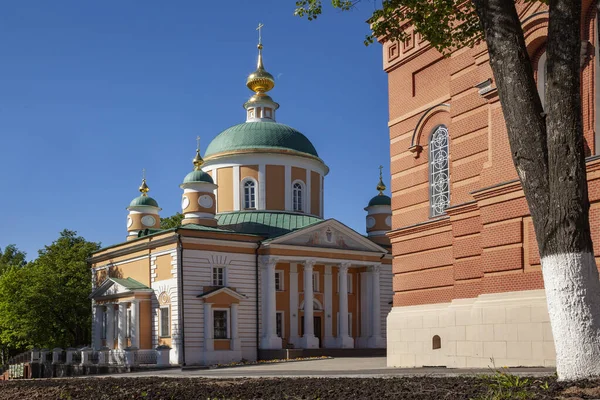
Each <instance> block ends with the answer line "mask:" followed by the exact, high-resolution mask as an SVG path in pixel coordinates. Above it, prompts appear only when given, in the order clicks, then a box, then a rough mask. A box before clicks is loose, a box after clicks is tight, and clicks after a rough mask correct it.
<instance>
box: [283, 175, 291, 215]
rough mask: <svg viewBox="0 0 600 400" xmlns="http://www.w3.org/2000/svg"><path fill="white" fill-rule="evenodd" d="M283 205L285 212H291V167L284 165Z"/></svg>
mask: <svg viewBox="0 0 600 400" xmlns="http://www.w3.org/2000/svg"><path fill="white" fill-rule="evenodd" d="M283 168H284V176H285V179H284V193H285V196H284V200H285V202H284V204H285V209H286V210H287V211H292V209H293V206H292V166H291V165H285V166H284V167H283Z"/></svg>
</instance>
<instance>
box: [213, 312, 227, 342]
mask: <svg viewBox="0 0 600 400" xmlns="http://www.w3.org/2000/svg"><path fill="white" fill-rule="evenodd" d="M213 322H214V338H215V339H227V311H225V310H214V311H213Z"/></svg>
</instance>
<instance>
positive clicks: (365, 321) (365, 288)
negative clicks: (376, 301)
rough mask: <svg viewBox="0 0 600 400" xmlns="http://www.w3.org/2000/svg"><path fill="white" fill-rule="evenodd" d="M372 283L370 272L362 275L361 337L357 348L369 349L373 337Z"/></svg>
mask: <svg viewBox="0 0 600 400" xmlns="http://www.w3.org/2000/svg"><path fill="white" fill-rule="evenodd" d="M370 285H371V283H370V281H369V272H361V273H360V337H359V338H358V340H357V347H361V348H362V347H367V345H368V343H369V336H371V319H370V318H369V317H370V315H371V303H370V302H369V299H370V293H371V286H370Z"/></svg>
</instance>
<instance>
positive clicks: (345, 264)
mask: <svg viewBox="0 0 600 400" xmlns="http://www.w3.org/2000/svg"><path fill="white" fill-rule="evenodd" d="M350 265H352V263H351V262H348V261H344V262H342V263H340V265H339V267H338V268H339V269H340V272H344V273H347V272H348V268H350Z"/></svg>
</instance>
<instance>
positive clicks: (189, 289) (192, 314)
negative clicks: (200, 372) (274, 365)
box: [183, 249, 256, 365]
mask: <svg viewBox="0 0 600 400" xmlns="http://www.w3.org/2000/svg"><path fill="white" fill-rule="evenodd" d="M183 266H184V271H183V296H184V301H185V305H184V323H185V359H186V364H188V365H193V364H207V363H208V364H213V363H222V362H230V361H233V360H234V359H233V358H232V357H234V356H235V354H234V353H235V352H232V351H212V352H210V353H206V352H205V351H204V302H203V301H202V300H200V299H198V298H197V296H198V295H199V294H201V293H203V288H204V286H212V267H213V266H222V267H225V269H226V272H225V281H226V285H227V286H229V287H232V288H235V290H236V291H237V292H238V293H241V294H243V295H245V296H246V299H244V300H242V301H240V305H239V317H238V334H239V337H240V340H241V347H242V349H241V357H242V358H246V359H248V360H255V359H256V331H255V329H256V328H255V326H256V310H255V307H256V276H255V257H254V255H253V254H236V253H221V252H212V251H203V250H188V249H185V250H184V251H183ZM238 353H239V352H238ZM234 358H236V359H237V360H239V359H240V357H239V355H237V356H235V357H234Z"/></svg>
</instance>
